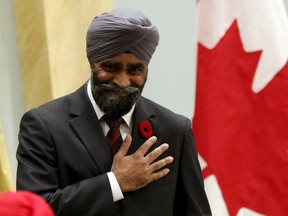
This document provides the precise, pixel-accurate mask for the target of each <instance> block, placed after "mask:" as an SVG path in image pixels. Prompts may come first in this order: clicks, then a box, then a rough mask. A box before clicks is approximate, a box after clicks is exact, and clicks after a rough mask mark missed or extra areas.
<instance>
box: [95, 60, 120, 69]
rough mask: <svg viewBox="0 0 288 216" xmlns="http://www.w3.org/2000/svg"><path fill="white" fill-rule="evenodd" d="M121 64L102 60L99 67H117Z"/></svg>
mask: <svg viewBox="0 0 288 216" xmlns="http://www.w3.org/2000/svg"><path fill="white" fill-rule="evenodd" d="M120 64H121V63H120V62H118V61H114V60H112V59H107V60H104V61H102V62H100V64H99V65H100V66H101V67H105V66H119V65H120Z"/></svg>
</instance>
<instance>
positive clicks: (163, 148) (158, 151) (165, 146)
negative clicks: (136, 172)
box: [146, 143, 169, 163]
mask: <svg viewBox="0 0 288 216" xmlns="http://www.w3.org/2000/svg"><path fill="white" fill-rule="evenodd" d="M168 148H169V145H168V144H167V143H164V144H162V145H160V146H158V147H157V148H155V149H154V150H153V151H151V152H150V153H149V154H147V155H146V158H147V159H148V162H149V163H151V162H152V161H154V160H155V159H156V158H158V157H159V156H160V155H161V154H162V153H163V152H165V151H166V150H167V149H168Z"/></svg>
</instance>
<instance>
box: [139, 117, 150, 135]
mask: <svg viewBox="0 0 288 216" xmlns="http://www.w3.org/2000/svg"><path fill="white" fill-rule="evenodd" d="M139 130H140V133H141V134H142V136H143V137H145V138H149V137H151V136H152V134H153V129H152V126H151V124H150V122H149V121H141V122H140V124H139Z"/></svg>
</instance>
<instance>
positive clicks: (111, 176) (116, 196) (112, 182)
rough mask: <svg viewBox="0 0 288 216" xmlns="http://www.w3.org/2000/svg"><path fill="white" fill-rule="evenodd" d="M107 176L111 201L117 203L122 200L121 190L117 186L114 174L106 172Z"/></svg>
mask: <svg viewBox="0 0 288 216" xmlns="http://www.w3.org/2000/svg"><path fill="white" fill-rule="evenodd" d="M107 176H108V179H109V183H110V186H111V190H112V196H113V201H114V202H117V201H119V200H121V199H124V196H123V193H122V191H121V188H120V186H119V184H118V181H117V179H116V177H115V175H114V173H113V172H108V173H107Z"/></svg>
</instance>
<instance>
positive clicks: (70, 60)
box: [14, 0, 113, 110]
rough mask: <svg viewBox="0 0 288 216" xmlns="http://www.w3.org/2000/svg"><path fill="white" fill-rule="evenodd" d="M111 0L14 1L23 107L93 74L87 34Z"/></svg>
mask: <svg viewBox="0 0 288 216" xmlns="http://www.w3.org/2000/svg"><path fill="white" fill-rule="evenodd" d="M112 3H113V1H112V0H111V1H110V0H85V1H81V0H79V1H71V0H61V1H59V0H29V1H26V0H14V11H15V17H16V28H17V36H18V41H19V53H20V65H21V73H22V77H23V86H24V95H25V96H24V97H25V105H26V106H25V108H26V110H28V109H31V108H33V107H36V106H38V105H40V104H42V103H44V102H47V101H49V100H51V99H54V98H57V97H60V96H62V95H65V94H67V93H70V92H72V91H74V90H75V89H77V88H78V87H79V86H80V85H82V84H83V83H84V81H85V80H87V78H88V77H89V75H90V69H89V64H88V61H87V59H86V51H85V39H86V31H87V28H88V26H89V24H90V22H91V20H92V19H93V18H94V17H95V16H97V15H99V14H100V13H102V12H104V11H107V10H110V9H111V8H112V6H113V5H112Z"/></svg>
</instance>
